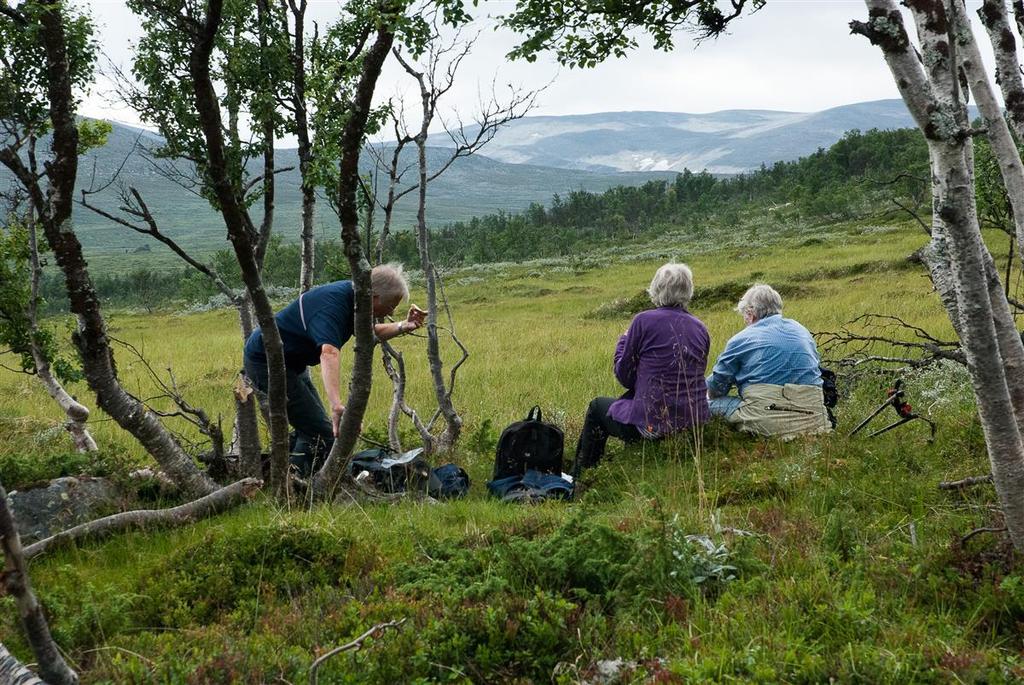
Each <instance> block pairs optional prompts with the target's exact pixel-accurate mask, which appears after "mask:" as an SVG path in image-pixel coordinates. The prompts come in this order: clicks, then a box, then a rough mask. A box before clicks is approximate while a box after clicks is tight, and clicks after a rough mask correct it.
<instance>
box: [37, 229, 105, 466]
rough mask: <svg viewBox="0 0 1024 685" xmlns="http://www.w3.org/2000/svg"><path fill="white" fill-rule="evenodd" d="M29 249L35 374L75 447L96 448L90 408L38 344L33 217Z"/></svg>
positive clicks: (81, 450) (88, 449)
mask: <svg viewBox="0 0 1024 685" xmlns="http://www.w3.org/2000/svg"><path fill="white" fill-rule="evenodd" d="M28 253H29V256H28V259H29V278H30V280H31V284H30V287H29V299H28V320H29V327H30V328H29V341H30V342H29V351H30V353H31V354H32V363H33V365H34V366H35V369H36V377H37V378H38V379H39V382H40V383H42V384H43V387H44V388H46V392H47V393H48V394H49V395H50V397H52V398H53V400H54V401H55V402H56V403H57V405H58V406H59V407H60V408H61V410H62V411H63V412H64V415H65V416H67V421H66V422H65V423H64V428H65V429H66V430H67V432H68V433H69V434H70V435H71V440H72V441H73V442H74V444H75V449H76V450H78V451H79V452H95V451H96V449H97V447H96V441H95V440H93V439H92V435H91V434H90V433H89V429H88V428H86V427H85V423H86V421H88V420H89V409H88V408H87V407H86V406H85V405H84V404H82V403H80V402H79V401H78V400H76V399H75V398H74V397H72V396H71V395H70V393H68V391H67V390H65V389H64V386H63V385H61V383H60V381H59V380H57V378H56V376H54V375H53V370H52V369H51V368H50V358H49V356H47V354H46V352H45V351H44V350H43V349H42V348H41V347H40V346H39V342H38V340H39V332H40V331H39V316H38V306H39V277H40V275H41V273H42V269H40V267H39V244H38V241H37V239H36V226H35V221H34V220H32V219H30V220H29V222H28Z"/></svg>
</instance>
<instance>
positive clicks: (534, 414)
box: [526, 404, 543, 421]
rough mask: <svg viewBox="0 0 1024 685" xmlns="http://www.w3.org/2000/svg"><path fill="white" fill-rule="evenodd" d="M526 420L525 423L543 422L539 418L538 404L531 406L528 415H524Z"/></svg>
mask: <svg viewBox="0 0 1024 685" xmlns="http://www.w3.org/2000/svg"><path fill="white" fill-rule="evenodd" d="M526 420H527V421H543V419H542V418H541V413H540V405H539V404H535V405H533V409H531V410H530V413H529V414H527V415H526Z"/></svg>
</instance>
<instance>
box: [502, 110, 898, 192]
mask: <svg viewBox="0 0 1024 685" xmlns="http://www.w3.org/2000/svg"><path fill="white" fill-rule="evenodd" d="M913 125H914V122H913V119H911V116H910V113H909V112H908V111H907V108H906V106H905V105H904V104H903V101H902V100H877V101H874V102H861V103H857V104H853V105H844V106H842V107H833V108H832V109H826V110H824V111H822V112H811V113H805V112H775V111H770V110H758V109H736V110H724V111H721V112H712V113H710V114H686V113H682V112H601V113H598V114H582V115H573V116H545V117H526V118H523V119H520V120H518V121H513V122H511V123H510V124H509V125H508V126H506V127H505V128H503V129H502V130H501V131H499V132H498V134H497V136H495V138H494V140H493V141H491V143H490V144H488V146H487V149H486V153H485V154H487V156H489V157H491V158H493V159H496V160H499V161H501V162H507V163H509V164H538V165H541V166H552V167H559V168H562V169H579V170H587V171H682V170H683V169H690V170H691V171H698V170H701V169H706V170H708V171H709V172H711V173H713V174H738V173H742V172H744V171H750V170H752V169H756V168H758V167H759V166H761V164H768V165H771V164H772V163H774V162H777V161H780V160H791V159H797V158H799V157H804V156H806V155H809V154H811V153H813V152H814V151H815V150H817V149H818V148H819V147H824V148H827V147H830V146H831V145H832V144H833V143H835V142H836V141H837V140H839V138H841V137H842V135H843V134H844V133H845V132H846V131H849V130H851V129H861V130H868V129H872V128H878V129H896V128H907V127H909V126H913Z"/></svg>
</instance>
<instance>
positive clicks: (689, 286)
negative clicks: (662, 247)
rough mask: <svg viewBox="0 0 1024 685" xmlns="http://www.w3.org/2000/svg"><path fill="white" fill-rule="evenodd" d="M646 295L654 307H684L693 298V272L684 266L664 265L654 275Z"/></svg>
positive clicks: (673, 263)
mask: <svg viewBox="0 0 1024 685" xmlns="http://www.w3.org/2000/svg"><path fill="white" fill-rule="evenodd" d="M647 294H648V295H650V296H651V302H652V303H653V304H654V306H655V307H685V306H687V305H688V304H690V298H691V297H693V272H692V271H690V267H688V266H686V265H685V264H676V263H675V262H669V263H668V264H664V265H662V266H661V268H659V269H658V270H657V271H656V272H655V273H654V278H652V279H651V285H650V287H648V288H647Z"/></svg>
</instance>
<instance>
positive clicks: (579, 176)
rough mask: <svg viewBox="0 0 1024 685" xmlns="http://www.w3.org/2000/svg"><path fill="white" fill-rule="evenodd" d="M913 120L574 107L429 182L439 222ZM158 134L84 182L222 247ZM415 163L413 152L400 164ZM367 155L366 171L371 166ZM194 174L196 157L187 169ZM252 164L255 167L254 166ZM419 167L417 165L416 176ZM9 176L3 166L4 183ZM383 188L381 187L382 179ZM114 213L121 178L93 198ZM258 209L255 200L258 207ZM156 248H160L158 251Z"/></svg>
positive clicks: (327, 219)
mask: <svg viewBox="0 0 1024 685" xmlns="http://www.w3.org/2000/svg"><path fill="white" fill-rule="evenodd" d="M911 125H913V122H912V120H911V118H910V115H909V113H908V112H907V110H906V107H905V106H904V105H903V102H902V101H900V100H880V101H877V102H865V103H858V104H854V105H847V106H844V107H836V108H833V109H829V110H825V111H823V112H815V113H795V112H774V111H767V110H728V111H722V112H714V113H711V114H685V113H672V112H609V113H599V114H586V115H575V116H543V117H527V118H524V119H521V120H518V121H515V122H512V123H510V124H509V125H508V126H507V127H506V128H504V129H502V130H501V131H500V132H499V133H498V135H497V136H496V137H495V139H494V140H493V141H491V143H490V144H489V145H488V146H487V147H485V148H484V149H483V152H482V153H481V154H477V155H473V156H471V157H467V158H464V159H460V160H458V161H456V163H455V164H453V165H452V166H451V167H450V168H449V169H448V170H447V171H446V172H445V174H444V175H443V176H441V177H440V178H439V179H438V180H437V181H435V182H433V183H432V184H431V185H430V186H429V189H428V202H429V205H428V222H429V223H430V225H432V226H440V225H444V224H446V223H449V222H452V221H457V220H464V219H468V218H470V217H472V216H479V215H482V214H487V213H494V212H499V211H506V212H515V211H519V210H522V209H524V208H526V207H527V206H528V205H529V204H530V203H532V202H538V203H542V204H546V203H548V202H550V200H551V197H552V196H553V195H554V194H556V193H560V194H564V193H566V192H568V191H570V190H575V189H585V190H590V191H602V190H605V189H607V188H610V187H613V186H616V185H639V184H641V183H644V182H646V181H648V180H651V179H655V178H671V177H673V176H674V175H675V173H677V172H680V171H682V170H683V169H686V168H689V169H691V170H694V171H698V170H702V169H706V170H708V171H710V172H711V173H715V174H735V173H741V172H744V171H749V170H752V169H756V168H757V167H759V166H760V165H761V164H768V165H770V164H772V163H774V162H776V161H779V160H791V159H796V158H798V157H801V156H805V155H807V154H810V153H812V152H814V151H815V150H817V149H818V148H819V147H829V146H831V145H832V144H833V143H835V142H836V141H837V140H838V139H839V138H840V137H842V135H843V133H845V132H846V131H848V130H850V129H854V128H856V129H862V130H867V129H871V128H882V129H892V128H903V127H907V126H911ZM441 138H442V137H441V136H432V137H431V141H430V142H431V145H432V146H435V147H431V148H430V150H429V152H428V157H429V164H430V166H431V168H436V167H437V165H439V164H441V163H443V161H445V160H446V159H447V156H448V152H447V150H445V149H444V148H443V144H444V142H445V141H444V140H442V139H441ZM160 142H161V139H160V137H159V136H157V135H155V134H153V133H150V132H148V131H143V130H140V129H137V128H132V127H130V126H125V125H122V124H115V125H114V130H113V133H112V134H111V136H110V137H109V140H108V144H107V145H106V146H105V147H103V148H102V149H99V150H94V151H92V152H90V153H89V154H88V155H86V156H85V158H83V160H82V163H81V166H80V172H79V188H98V187H101V186H103V185H104V184H107V182H108V180H109V179H110V178H111V177H113V176H114V175H115V173H117V172H118V170H119V169H120V173H119V175H118V178H119V181H120V182H123V183H130V184H131V185H133V186H135V187H136V188H138V190H139V191H140V192H141V193H142V195H143V196H144V198H145V199H146V201H147V203H148V205H149V206H150V209H151V210H152V212H153V214H154V215H155V216H156V218H157V220H158V221H159V222H160V224H161V227H162V230H164V232H166V233H167V234H168V235H170V236H171V237H173V238H175V239H176V240H178V241H179V242H180V243H181V244H182V245H184V246H185V247H187V248H188V249H191V250H197V251H209V250H213V249H220V248H224V247H226V242H225V229H224V225H223V223H222V222H221V220H220V218H219V216H218V215H217V214H216V213H215V212H214V211H213V210H212V209H211V208H210V206H209V204H208V203H207V202H206V200H204V199H203V198H201V197H199V196H198V195H196V194H195V193H194V192H190V191H189V190H188V189H184V188H182V187H180V186H179V185H175V184H174V183H171V182H170V181H168V180H167V179H166V178H165V176H163V175H161V174H159V173H157V170H156V168H155V167H154V164H153V162H151V161H149V160H148V159H147V158H146V157H145V156H144V155H142V154H140V152H139V147H150V148H152V147H154V146H156V145H159V143H160ZM412 162H414V155H413V154H412V151H410V153H409V155H408V157H407V159H406V161H405V162H404V163H412ZM369 164H370V162H369V158H368V156H367V155H363V159H362V164H361V166H362V168H363V169H364V170H367V171H368V170H369ZM277 165H278V166H279V167H286V166H293V167H295V170H292V171H288V172H284V173H281V174H279V175H278V176H277V180H278V190H277V202H276V211H277V219H276V222H275V226H276V230H277V231H278V232H279V233H280V234H282V235H284V236H286V239H288V240H292V239H297V237H298V234H299V224H300V218H299V217H300V193H299V186H300V181H299V174H298V171H297V168H298V161H297V155H296V152H295V150H278V151H277ZM180 169H181V171H183V172H184V174H183V178H185V177H188V176H189V174H190V168H189V167H188V165H184V166H182V167H180ZM254 169H255V166H254ZM413 175H414V174H413V173H412V172H410V174H409V176H410V177H412V176H413ZM8 178H9V177H8V176H7V175H6V173H5V172H4V171H2V170H0V183H5V184H6V183H7V182H8V181H7V179H8ZM379 191H380V192H384V189H383V188H379ZM90 201H91V203H93V204H95V205H98V206H100V207H103V208H105V209H107V210H108V211H112V212H113V211H115V210H116V208H117V206H118V205H119V198H118V184H117V183H115V184H111V185H109V187H107V188H106V189H105V190H103V191H102V192H100V193H98V194H97V195H95V196H93V197H92V198H91V199H90ZM254 212H255V213H256V214H257V215H258V214H259V208H258V207H256V208H254ZM414 217H415V193H410V194H409V195H408V196H407V197H406V198H405V199H404V200H403V201H402V202H401V203H400V204H399V206H398V208H397V209H396V216H395V227H396V229H398V230H401V229H403V228H407V227H409V226H410V225H411V224H412V222H413V221H414ZM74 220H75V224H76V227H77V229H78V231H79V234H80V236H81V238H82V241H83V243H84V244H85V246H86V248H87V250H88V251H89V252H90V254H93V255H101V254H106V255H114V254H123V253H125V252H131V251H134V250H136V249H140V248H144V246H146V245H150V244H152V242H153V241H152V240H151V239H150V238H149V237H148V236H143V235H139V234H136V233H133V232H131V231H129V230H127V229H125V228H123V227H120V226H117V225H116V224H113V223H112V222H110V221H109V220H107V219H104V218H102V217H100V216H98V215H96V214H93V213H92V212H90V211H88V210H86V209H84V208H80V207H76V210H75V215H74ZM317 224H318V235H320V236H321V237H324V238H337V237H338V235H339V229H338V224H337V219H336V217H334V215H333V214H332V212H331V211H330V209H329V208H328V207H327V205H326V202H324V201H322V200H321V201H320V203H319V204H318V218H317ZM162 249H163V248H162V247H160V246H154V247H153V251H154V252H156V251H157V250H162Z"/></svg>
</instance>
